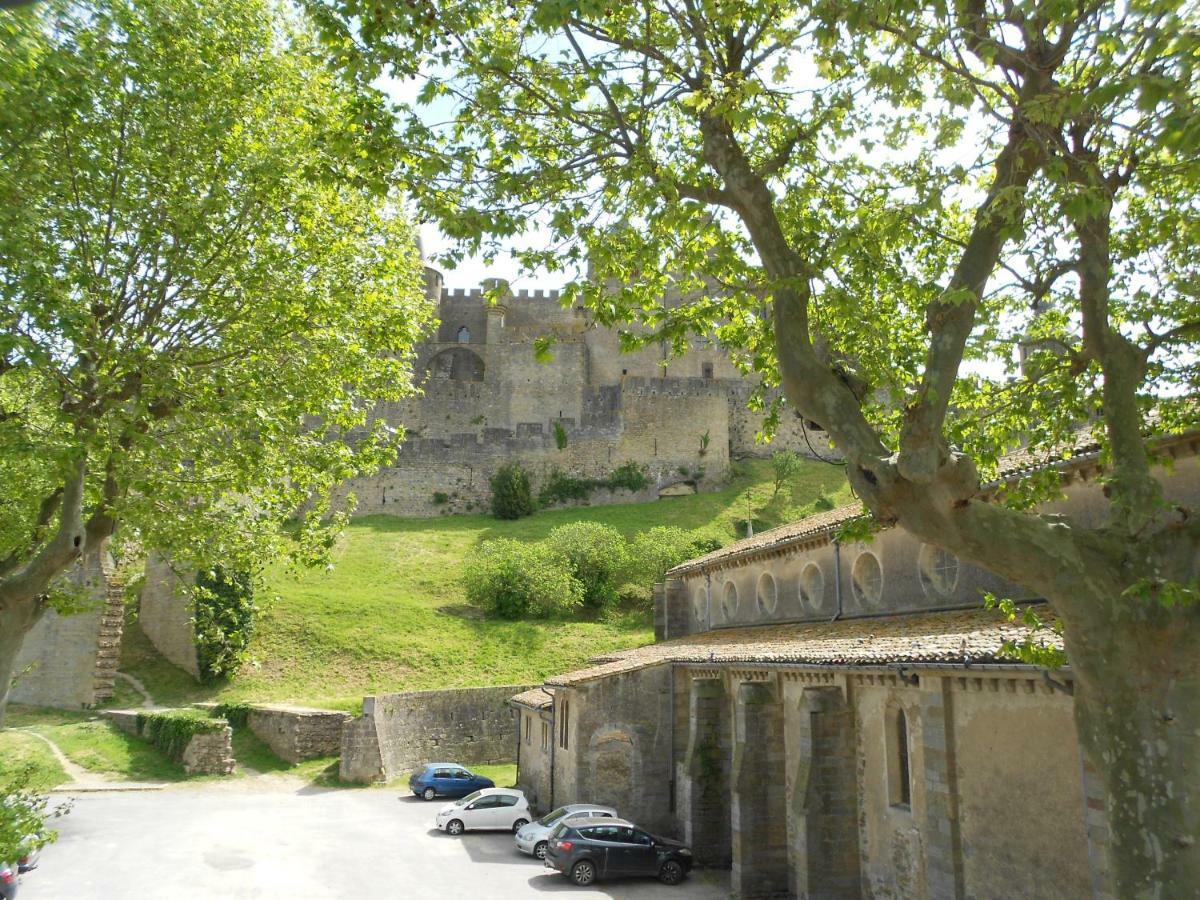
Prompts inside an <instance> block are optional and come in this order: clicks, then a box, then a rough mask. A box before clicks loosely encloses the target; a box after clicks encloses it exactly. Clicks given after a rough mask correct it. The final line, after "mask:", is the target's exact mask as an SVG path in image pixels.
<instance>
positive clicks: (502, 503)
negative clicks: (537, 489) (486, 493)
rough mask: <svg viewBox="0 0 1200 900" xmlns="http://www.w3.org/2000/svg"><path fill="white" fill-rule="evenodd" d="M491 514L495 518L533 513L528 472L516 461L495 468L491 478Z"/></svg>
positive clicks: (510, 517)
mask: <svg viewBox="0 0 1200 900" xmlns="http://www.w3.org/2000/svg"><path fill="white" fill-rule="evenodd" d="M491 486H492V515H494V516H495V517H496V518H497V519H519V518H521V517H522V516H531V515H533V508H534V507H533V490H532V489H531V488H530V486H529V473H528V472H527V471H525V467H524V466H522V465H521V464H520V463H518V462H511V463H508V464H507V465H503V466H501V467H500V468H499V469H497V470H496V474H495V475H493V476H492V479H491Z"/></svg>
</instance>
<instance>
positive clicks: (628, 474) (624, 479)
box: [602, 460, 650, 494]
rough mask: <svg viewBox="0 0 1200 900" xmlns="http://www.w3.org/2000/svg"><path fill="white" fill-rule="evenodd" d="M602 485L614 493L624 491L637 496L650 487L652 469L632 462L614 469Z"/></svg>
mask: <svg viewBox="0 0 1200 900" xmlns="http://www.w3.org/2000/svg"><path fill="white" fill-rule="evenodd" d="M602 485H603V486H604V487H606V488H610V489H611V490H614V491H616V490H621V489H624V490H627V491H633V493H635V494H636V493H637V492H638V491H644V490H645V489H646V488H648V487H649V486H650V469H649V468H648V467H646V466H640V465H638V464H637V463H635V462H633V461H632V460H630V461H629V462H627V463H622V464H621V465H619V466H617V467H616V468H615V469H613V470H612V472H610V473H609V476H608V477H607V478H605V479H604V481H603V482H602Z"/></svg>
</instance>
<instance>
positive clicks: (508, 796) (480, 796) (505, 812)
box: [437, 788, 529, 835]
mask: <svg viewBox="0 0 1200 900" xmlns="http://www.w3.org/2000/svg"><path fill="white" fill-rule="evenodd" d="M528 823H529V802H528V801H527V800H526V799H525V795H524V794H523V793H522V792H521V791H516V790H512V789H511V788H484V789H483V790H482V791H476V792H475V793H473V794H467V796H465V797H463V798H462V799H461V800H455V801H454V802H453V803H447V804H446V805H445V806H443V807H442V808H441V809H440V810H438V814H437V827H438V828H439V829H441V830H442V831H444V832H446V834H452V835H459V834H462V833H463V832H464V831H466V830H467V829H474V828H480V829H504V830H506V831H519V830H520V829H521V827H522V826H524V825H527V824H528Z"/></svg>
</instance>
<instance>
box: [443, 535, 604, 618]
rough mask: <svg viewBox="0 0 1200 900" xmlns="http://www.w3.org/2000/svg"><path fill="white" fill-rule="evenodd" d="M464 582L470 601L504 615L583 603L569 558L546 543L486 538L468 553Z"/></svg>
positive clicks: (550, 612)
mask: <svg viewBox="0 0 1200 900" xmlns="http://www.w3.org/2000/svg"><path fill="white" fill-rule="evenodd" d="M463 586H464V587H465V588H466V593H467V599H468V600H470V601H471V602H472V603H474V604H475V605H476V606H480V607H482V608H483V609H485V610H487V611H488V612H489V613H491V614H492V615H496V616H500V617H501V618H504V619H520V618H524V617H531V618H545V617H547V616H554V615H561V614H564V613H569V612H571V611H573V610H575V609H577V608H578V607H579V606H580V604H582V603H583V585H582V584H580V582H578V581H577V580H576V579H575V578H574V577H573V576H572V575H571V572H570V570H569V566H568V564H567V562H566V560H564V559H563V558H562V557H561V556H559V555H558V554H556V553H554V552H553V551H552V550H551V549H550V548H549V547H548V546H546V545H545V544H544V543H541V542H539V543H536V544H525V543H522V542H520V541H513V540H509V539H508V538H498V539H496V540H492V541H486V542H484V543H483V544H481V545H480V546H479V548H478V549H476V550H475V551H474V552H473V553H472V554H471V555H470V556H469V557H467V560H466V562H465V564H464V566H463Z"/></svg>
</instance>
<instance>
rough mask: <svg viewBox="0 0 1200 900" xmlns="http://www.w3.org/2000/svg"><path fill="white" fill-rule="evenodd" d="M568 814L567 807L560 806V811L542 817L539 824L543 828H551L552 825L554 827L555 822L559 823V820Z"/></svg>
mask: <svg viewBox="0 0 1200 900" xmlns="http://www.w3.org/2000/svg"><path fill="white" fill-rule="evenodd" d="M566 814H567V808H566V807H565V806H560V807H559V808H558V809H556V810H554V812H548V813H546V814H545V815H544V816H542V817H541V818H540V819H538V824H539V825H541V826H543V827H546V828H549V827H550V826H551V825H553V824H554V823H555V822H557V821H558V820H559V819H561V818H562V817H563V816H565V815H566Z"/></svg>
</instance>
